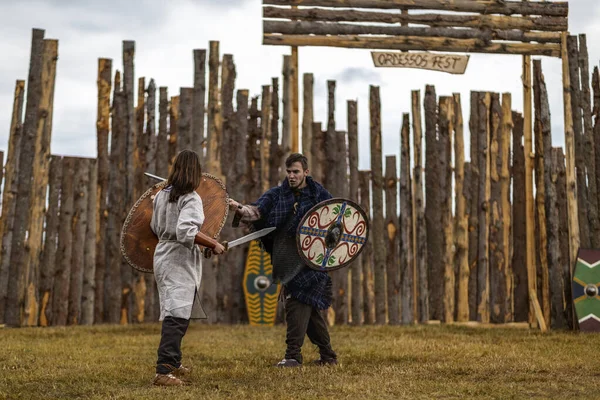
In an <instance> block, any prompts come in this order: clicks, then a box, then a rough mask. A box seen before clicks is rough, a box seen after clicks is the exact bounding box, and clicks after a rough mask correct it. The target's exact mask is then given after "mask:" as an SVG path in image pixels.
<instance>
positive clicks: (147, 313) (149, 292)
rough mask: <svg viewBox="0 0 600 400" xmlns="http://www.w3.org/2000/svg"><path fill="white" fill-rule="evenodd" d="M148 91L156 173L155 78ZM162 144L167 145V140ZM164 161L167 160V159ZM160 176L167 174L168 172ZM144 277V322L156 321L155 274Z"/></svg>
mask: <svg viewBox="0 0 600 400" xmlns="http://www.w3.org/2000/svg"><path fill="white" fill-rule="evenodd" d="M146 92H147V95H148V101H147V106H146V110H147V118H146V133H145V136H146V142H145V146H146V169H147V171H148V172H150V173H152V174H156V150H157V144H158V138H157V136H156V83H155V82H154V79H150V83H149V84H148V89H147V90H146ZM162 146H163V147H166V141H165V143H164V144H163V145H162ZM164 161H166V159H165V160H164ZM90 173H91V172H90ZM159 176H167V174H165V175H159ZM142 179H144V180H145V182H146V183H145V187H146V188H150V187H151V186H152V185H153V184H154V183H155V181H154V180H153V179H150V178H149V177H147V176H143V178H142ZM143 277H144V281H145V282H144V283H145V287H146V296H145V298H144V322H154V321H157V320H158V316H157V315H156V313H157V311H158V308H159V306H158V290H157V288H156V279H155V278H154V276H153V274H143Z"/></svg>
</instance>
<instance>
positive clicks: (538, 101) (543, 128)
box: [533, 60, 587, 326]
mask: <svg viewBox="0 0 600 400" xmlns="http://www.w3.org/2000/svg"><path fill="white" fill-rule="evenodd" d="M533 79H534V81H533V94H534V107H535V113H534V114H535V129H534V136H535V162H536V165H535V187H536V211H537V221H536V222H537V224H536V225H537V226H536V228H537V229H536V238H537V244H538V248H537V251H536V255H537V262H538V277H539V278H538V283H539V285H540V287H539V288H538V293H539V296H540V298H541V300H542V301H541V308H542V313H543V314H544V318H545V322H546V325H547V326H548V325H550V282H549V280H548V234H547V230H546V220H547V218H546V185H545V181H546V178H545V177H544V175H545V174H544V165H545V163H546V161H545V157H546V156H548V157H549V156H550V154H545V151H544V136H550V134H551V133H550V129H551V128H550V110H549V106H548V104H547V101H548V100H547V93H546V83H545V82H544V76H543V75H542V64H541V61H540V60H534V61H533ZM586 221H587V218H586Z"/></svg>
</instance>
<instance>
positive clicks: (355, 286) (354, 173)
mask: <svg viewBox="0 0 600 400" xmlns="http://www.w3.org/2000/svg"><path fill="white" fill-rule="evenodd" d="M307 75H309V78H310V79H309V81H310V103H311V105H310V107H311V111H310V114H311V119H312V74H304V79H305V80H304V82H305V91H306V81H307ZM347 104H348V124H347V125H348V163H349V165H350V179H349V189H348V198H350V199H351V200H354V201H356V202H357V203H358V202H359V181H358V105H357V102H356V101H355V100H348V103H347ZM304 107H305V109H306V96H305V102H304ZM311 128H312V127H311ZM303 133H304V130H303ZM312 139H313V138H312V137H311V138H310V139H309V143H310V144H312ZM304 143H306V142H305V141H304V136H303V137H302V146H303V147H304ZM309 153H310V152H309ZM309 165H311V164H309ZM351 274H352V279H351V293H350V300H351V306H350V308H351V310H352V311H351V316H352V323H353V324H354V325H360V324H361V323H362V318H363V312H362V311H363V310H362V308H361V307H362V304H363V291H362V284H361V282H362V269H361V265H360V263H359V262H358V260H357V261H354V263H353V264H352V269H351Z"/></svg>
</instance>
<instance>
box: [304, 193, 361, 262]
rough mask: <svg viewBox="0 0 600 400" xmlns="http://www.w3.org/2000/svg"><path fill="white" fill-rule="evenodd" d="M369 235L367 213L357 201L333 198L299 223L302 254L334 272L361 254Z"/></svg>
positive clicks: (310, 212)
mask: <svg viewBox="0 0 600 400" xmlns="http://www.w3.org/2000/svg"><path fill="white" fill-rule="evenodd" d="M368 236H369V220H368V217H367V214H366V213H365V212H364V211H363V209H362V208H360V206H359V205H358V204H356V203H355V202H353V201H351V200H348V199H342V198H333V199H329V200H325V201H323V202H321V203H319V204H317V205H315V206H314V207H313V208H311V209H310V210H309V211H308V212H307V213H306V214H305V215H304V217H303V218H302V221H300V224H299V225H298V230H297V234H296V244H297V247H298V253H299V254H300V257H302V259H303V260H304V261H305V262H306V264H307V265H308V266H309V267H310V268H312V269H316V270H318V271H333V270H336V269H340V268H343V267H345V266H347V265H349V264H350V263H351V262H352V261H354V260H355V259H356V257H358V255H359V254H360V252H361V251H362V249H363V248H364V246H365V244H366V243H367V240H368Z"/></svg>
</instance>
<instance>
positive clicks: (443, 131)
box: [438, 97, 455, 323]
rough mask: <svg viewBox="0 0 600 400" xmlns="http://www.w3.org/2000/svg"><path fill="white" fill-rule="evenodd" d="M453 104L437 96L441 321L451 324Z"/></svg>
mask: <svg viewBox="0 0 600 400" xmlns="http://www.w3.org/2000/svg"><path fill="white" fill-rule="evenodd" d="M453 106H454V103H453V99H452V98H451V97H440V105H439V120H438V121H439V122H438V124H439V129H438V132H439V140H438V149H439V150H438V151H439V154H438V160H439V172H440V175H439V176H438V180H439V188H440V200H441V203H440V211H441V214H440V217H441V218H440V228H439V230H441V231H442V234H443V237H442V243H443V248H442V263H441V264H442V268H443V271H442V273H443V283H442V295H443V298H442V310H441V314H440V319H441V321H442V322H446V323H451V322H454V300H455V276H454V250H453V248H454V232H453V221H452V132H453V130H454V127H453V120H454V107H453Z"/></svg>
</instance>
